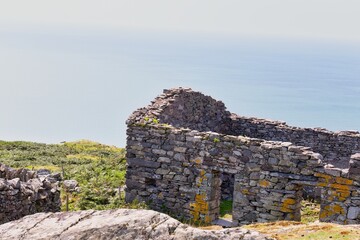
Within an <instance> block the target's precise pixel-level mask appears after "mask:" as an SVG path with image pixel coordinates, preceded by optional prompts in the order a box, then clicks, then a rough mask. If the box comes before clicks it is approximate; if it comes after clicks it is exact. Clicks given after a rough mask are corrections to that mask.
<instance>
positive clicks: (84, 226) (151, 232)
mask: <svg viewBox="0 0 360 240" xmlns="http://www.w3.org/2000/svg"><path fill="white" fill-rule="evenodd" d="M0 236H1V239H3V240H7V239H9V240H13V239H32V240H40V239H59V240H60V239H66V240H70V239H71V240H76V239H89V240H91V239H121V240H134V239H149V240H150V239H156V240H162V239H164V240H170V239H179V240H180V239H181V240H186V239H199V240H200V239H243V240H250V239H251V240H269V239H271V238H269V237H266V236H264V235H262V234H260V233H258V232H255V231H252V230H247V229H243V228H240V227H237V228H228V229H223V230H202V229H198V228H193V227H191V226H188V225H185V224H182V223H180V222H179V221H177V220H175V219H173V218H171V217H169V216H168V215H165V214H163V213H159V212H155V211H151V210H134V209H117V210H106V211H94V210H88V211H79V212H61V213H37V214H34V215H29V216H26V217H24V218H22V219H19V220H16V221H12V222H8V223H5V224H3V225H0Z"/></svg>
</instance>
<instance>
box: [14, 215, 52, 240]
mask: <svg viewBox="0 0 360 240" xmlns="http://www.w3.org/2000/svg"><path fill="white" fill-rule="evenodd" d="M53 215H54V213H50V214H49V215H47V216H46V217H44V218H42V219H40V221H38V222H36V223H35V224H34V225H33V226H32V227H30V228H28V229H26V232H25V233H24V234H22V235H21V236H20V237H19V239H20V240H24V239H25V237H26V235H27V234H28V233H29V232H30V231H31V230H32V229H34V228H35V227H36V226H37V225H39V224H40V223H41V222H43V221H44V220H45V219H47V218H49V217H51V216H53Z"/></svg>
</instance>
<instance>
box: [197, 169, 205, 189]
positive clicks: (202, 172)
mask: <svg viewBox="0 0 360 240" xmlns="http://www.w3.org/2000/svg"><path fill="white" fill-rule="evenodd" d="M205 174H206V172H205V170H204V169H201V170H200V176H199V177H197V180H196V183H197V186H198V187H200V186H201V185H202V183H203V181H204V180H207V178H206V176H205Z"/></svg>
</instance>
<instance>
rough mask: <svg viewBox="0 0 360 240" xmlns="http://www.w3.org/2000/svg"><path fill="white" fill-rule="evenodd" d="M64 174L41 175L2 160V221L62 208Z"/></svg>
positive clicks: (0, 215)
mask: <svg viewBox="0 0 360 240" xmlns="http://www.w3.org/2000/svg"><path fill="white" fill-rule="evenodd" d="M59 178H60V175H48V176H39V177H38V176H37V173H36V172H35V171H29V170H26V169H19V170H16V169H12V168H9V167H7V166H5V165H3V164H1V163H0V224H2V223H5V222H9V221H12V220H15V219H19V218H21V217H23V216H25V215H29V214H33V213H37V212H56V211H60V206H61V202H60V190H59V188H58V180H59Z"/></svg>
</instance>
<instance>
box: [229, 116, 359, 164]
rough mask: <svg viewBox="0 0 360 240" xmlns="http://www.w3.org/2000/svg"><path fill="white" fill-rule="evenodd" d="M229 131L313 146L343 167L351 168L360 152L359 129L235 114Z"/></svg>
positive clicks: (332, 162)
mask: <svg viewBox="0 0 360 240" xmlns="http://www.w3.org/2000/svg"><path fill="white" fill-rule="evenodd" d="M225 132H226V133H227V134H231V135H242V136H247V137H252V138H260V139H265V140H269V141H283V142H292V143H294V144H296V145H299V146H307V147H311V149H312V150H313V151H315V152H318V153H320V154H321V155H323V157H324V162H325V163H330V164H332V165H334V166H335V167H337V168H342V169H346V168H349V160H350V156H351V155H352V154H354V153H356V152H360V133H359V132H357V131H343V132H338V133H335V132H331V131H328V130H326V129H322V128H315V129H313V128H299V127H292V126H288V125H286V123H285V122H281V121H271V120H266V119H259V118H247V117H240V116H237V115H235V114H233V115H232V116H231V120H229V122H228V123H227V130H226V131H225Z"/></svg>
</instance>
